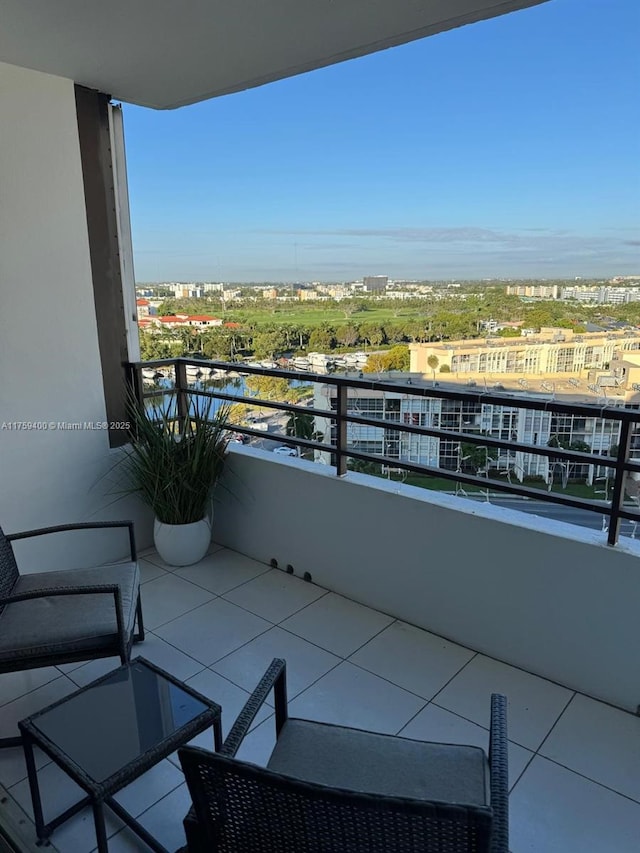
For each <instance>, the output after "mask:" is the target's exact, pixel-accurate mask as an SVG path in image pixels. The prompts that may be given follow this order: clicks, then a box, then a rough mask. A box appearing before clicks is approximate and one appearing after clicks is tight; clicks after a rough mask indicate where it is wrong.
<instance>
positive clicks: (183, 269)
mask: <svg viewBox="0 0 640 853" xmlns="http://www.w3.org/2000/svg"><path fill="white" fill-rule="evenodd" d="M639 40H640V3H639V2H638V0H551V2H549V3H544V4H542V5H540V6H537V7H534V8H531V9H526V10H523V11H521V12H517V13H514V14H511V15H506V16H503V17H500V18H495V19H493V20H490V21H485V22H481V23H479V24H474V25H471V26H468V27H464V28H462V29H458V30H453V31H451V32H447V33H442V34H440V35H437V36H434V37H431V38H428V39H423V40H421V41H417V42H412V43H411V44H408V45H404V46H402V47H397V48H393V49H390V50H386V51H382V52H380V53H376V54H373V55H372V56H368V57H364V58H362V59H357V60H352V61H350V62H346V63H341V64H339V65H334V66H332V67H330V68H324V69H319V70H318V71H314V72H311V73H309V74H305V75H302V76H299V77H294V78H291V79H289V80H283V81H280V82H277V83H273V84H270V85H268V86H263V87H261V88H258V89H252V90H250V91H247V92H243V93H239V94H235V95H228V96H225V97H223V98H217V99H213V100H210V101H207V102H204V103H201V104H197V105H194V106H191V107H184V108H182V109H178V110H175V111H171V112H157V111H153V110H148V109H143V108H139V107H134V106H130V105H126V104H125V106H124V117H125V134H126V145H127V161H128V173H129V192H130V201H131V215H132V227H133V245H134V255H135V268H136V278H137V280H138V281H163V280H164V281H166V280H179V281H192V280H205V281H311V280H320V281H350V280H354V279H357V278H360V277H361V276H363V275H389V276H390V277H392V278H405V277H406V278H420V279H423V278H425V279H441V278H485V277H514V278H517V277H520V278H525V277H536V278H551V277H554V276H583V277H589V276H609V275H616V274H622V275H624V274H630V273H640V233H639V228H638V226H639V224H640V59H639V58H638V56H639V54H638V42H639Z"/></svg>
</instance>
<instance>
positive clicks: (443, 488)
mask: <svg viewBox="0 0 640 853" xmlns="http://www.w3.org/2000/svg"><path fill="white" fill-rule="evenodd" d="M391 479H392V480H395V481H398V482H403V483H406V484H407V485H408V486H418V487H419V488H421V489H433V490H435V491H438V492H455V490H456V481H455V480H447V479H445V478H444V477H427V476H425V475H424V474H410V473H408V474H407V476H406V478H405V477H403V476H402V475H401V474H392V475H391ZM496 482H500V483H505V482H506V480H505V478H504V477H501V478H500V480H499V481H498V480H497V478H496V479H490V480H489V481H488V488H489V491H497V489H496V488H495V483H496ZM515 483H516V481H514V485H515ZM522 485H524V486H528V487H530V488H534V489H538V490H539V491H541V492H546V491H547V489H548V487H547V484H546V483H543V482H541V481H539V480H537V481H534V482H531V481H527V480H526V479H525V481H524V483H522ZM460 486H461V487H462V488H463V489H464V491H465V492H467V493H468V494H482V493H484V492H486V490H487V487H486V486H483V487H481V486H472V485H467V484H465V483H460ZM552 491H553V492H554V493H556V492H557V493H558V494H562V495H566V496H567V497H577V498H586V499H588V500H603V499H604V495H601V494H596V491H597V489H596V488H594V487H593V486H587V485H586V483H568V484H567V488H566V489H563V488H562V485H561V484H560V483H554V485H553V488H552Z"/></svg>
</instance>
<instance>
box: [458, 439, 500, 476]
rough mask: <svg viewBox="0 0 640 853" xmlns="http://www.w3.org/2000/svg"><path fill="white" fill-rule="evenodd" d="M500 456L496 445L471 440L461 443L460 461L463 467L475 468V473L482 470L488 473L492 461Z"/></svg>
mask: <svg viewBox="0 0 640 853" xmlns="http://www.w3.org/2000/svg"><path fill="white" fill-rule="evenodd" d="M497 458H498V451H497V449H496V448H495V447H486V446H485V445H482V444H472V443H471V442H470V441H469V442H467V441H462V442H461V443H460V462H461V464H462V466H463V467H468V468H471V469H472V470H473V473H474V474H477V473H478V471H482V472H483V473H486V474H487V475H488V473H489V469H490V468H491V463H492V462H495V461H496V460H497Z"/></svg>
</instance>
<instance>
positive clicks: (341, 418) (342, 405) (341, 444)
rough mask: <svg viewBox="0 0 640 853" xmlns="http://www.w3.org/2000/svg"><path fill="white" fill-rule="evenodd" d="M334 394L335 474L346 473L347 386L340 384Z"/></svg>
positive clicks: (339, 475)
mask: <svg viewBox="0 0 640 853" xmlns="http://www.w3.org/2000/svg"><path fill="white" fill-rule="evenodd" d="M336 390H337V394H336V473H337V475H338V477H342V475H343V474H346V473H347V457H346V456H345V451H346V449H347V386H346V385H343V384H342V383H340V384H339V385H338V387H337V389H336Z"/></svg>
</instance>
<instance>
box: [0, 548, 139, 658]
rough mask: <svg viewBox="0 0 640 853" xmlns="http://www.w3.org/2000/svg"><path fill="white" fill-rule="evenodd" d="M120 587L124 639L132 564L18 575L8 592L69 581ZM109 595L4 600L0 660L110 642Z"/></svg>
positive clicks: (113, 631)
mask: <svg viewBox="0 0 640 853" xmlns="http://www.w3.org/2000/svg"><path fill="white" fill-rule="evenodd" d="M113 583H117V584H118V585H119V586H120V592H121V596H122V613H123V617H124V627H125V633H126V636H127V638H128V637H129V636H130V635H131V633H132V631H133V629H134V624H135V616H136V604H137V598H138V588H139V585H140V575H139V569H138V564H137V563H118V564H115V565H108V566H100V567H99V568H94V569H69V570H67V571H60V572H40V573H38V574H29V575H20V577H19V578H18V580H17V581H16V583H15V586H14V587H13V590H12V593H13V594H14V595H17V594H18V593H21V592H30V591H31V590H36V589H51V588H61V587H70V586H93V585H95V584H113ZM116 637H117V623H116V611H115V606H114V597H113V595H110V594H108V593H101V594H93V595H91V594H88V595H69V596H52V597H50V598H35V599H31V600H29V601H18V602H16V603H15V604H7V605H6V606H5V608H4V610H3V611H2V613H1V614H0V662H2V661H5V660H15V659H16V658H20V657H23V658H33V657H38V656H40V655H43V656H47V655H55V654H62V655H64V654H69V653H75V652H82V651H90V650H92V649H102V648H106V647H109V646H113V647H114V654H115V653H116V652H117V650H116V649H115V644H116Z"/></svg>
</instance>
